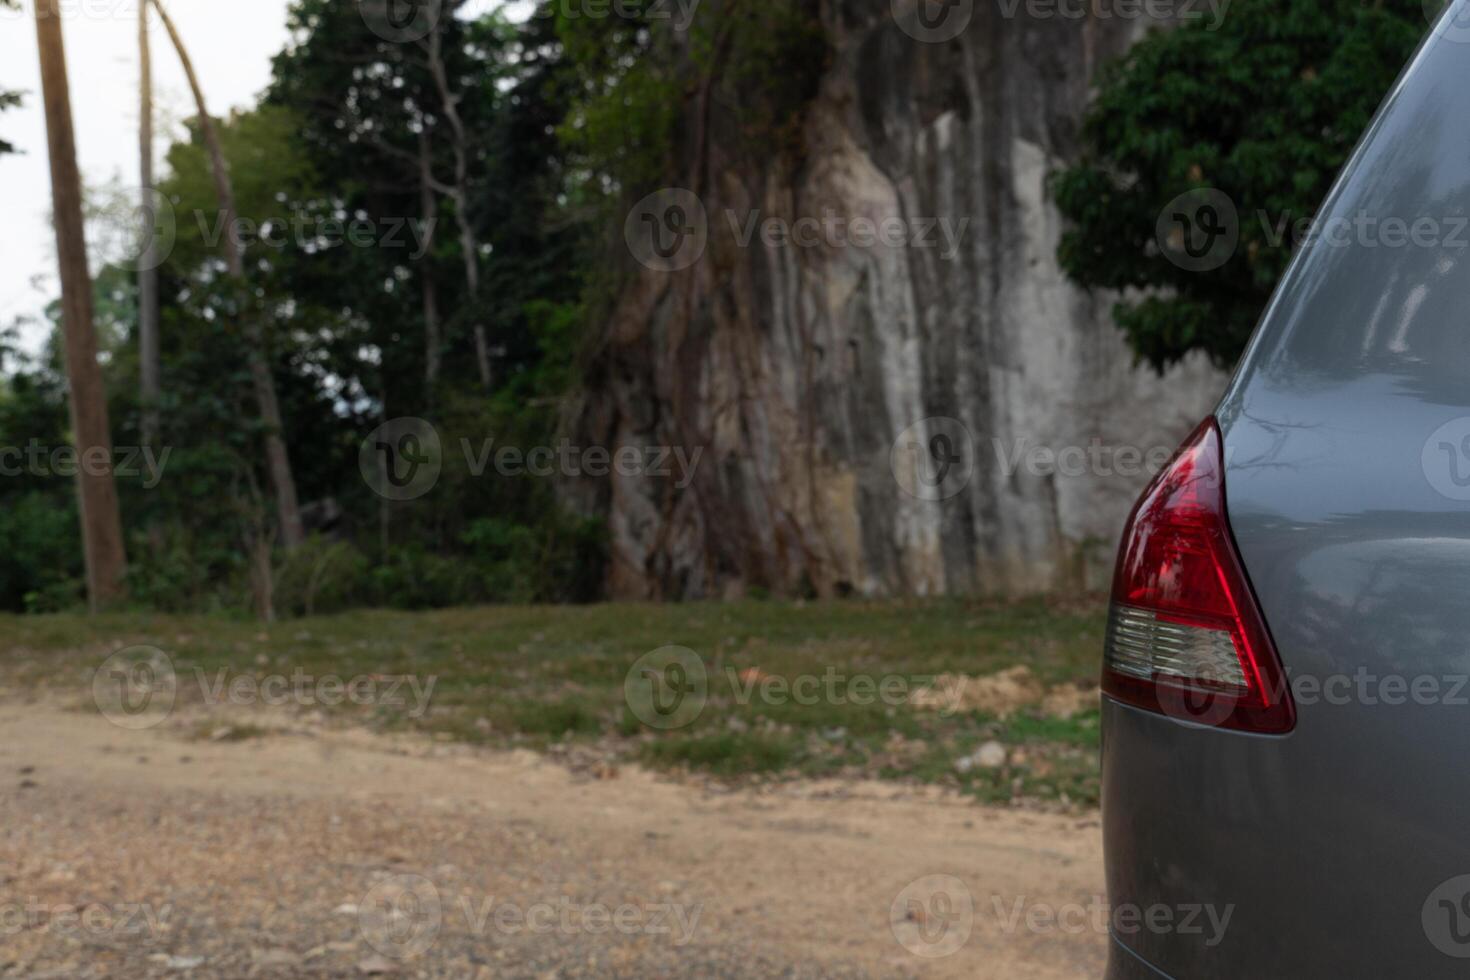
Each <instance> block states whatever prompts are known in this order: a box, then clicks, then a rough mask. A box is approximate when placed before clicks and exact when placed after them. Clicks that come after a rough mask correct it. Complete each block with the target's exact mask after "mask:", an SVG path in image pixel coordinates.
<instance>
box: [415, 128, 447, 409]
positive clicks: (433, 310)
mask: <svg viewBox="0 0 1470 980" xmlns="http://www.w3.org/2000/svg"><path fill="white" fill-rule="evenodd" d="M438 211H439V206H438V202H437V201H436V200H435V198H434V174H433V167H432V160H431V157H430V155H429V134H428V132H427V131H426V130H423V129H420V130H419V213H420V215H421V216H422V218H423V220H424V227H425V228H427V229H428V231H427V234H428V236H429V238H428V241H426V242H425V243H424V255H423V257H422V258H421V259H419V284H420V286H421V288H422V289H423V294H424V387H425V390H426V395H427V401H428V404H430V405H432V404H433V401H434V389H435V387H436V386H437V385H438V383H439V365H440V358H441V356H442V353H443V344H444V340H443V337H442V336H441V333H440V328H439V292H438V290H437V288H436V287H435V285H434V267H433V251H434V226H435V224H437V222H436V221H435V218H436V216H437V214H438Z"/></svg>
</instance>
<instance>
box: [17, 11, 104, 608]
mask: <svg viewBox="0 0 1470 980" xmlns="http://www.w3.org/2000/svg"><path fill="white" fill-rule="evenodd" d="M36 41H37V44H38V46H39V47H40V51H41V88H42V90H43V92H44V96H45V103H46V139H47V145H48V147H49V149H50V154H51V201H52V207H53V209H54V211H55V215H54V218H53V221H54V223H55V225H56V257H57V262H58V264H59V266H60V272H61V327H62V334H63V336H64V337H65V345H66V377H67V382H68V385H69V387H70V398H69V399H68V402H69V404H70V408H71V425H72V438H73V440H74V441H75V443H76V449H77V452H78V453H79V455H80V460H79V462H80V464H81V465H79V466H78V467H77V499H78V502H79V506H80V510H81V519H82V549H83V555H84V558H85V561H86V567H87V600H88V604H89V605H90V607H91V609H92V611H93V612H97V611H98V610H99V609H100V608H102V607H103V606H105V605H106V604H107V603H109V602H110V601H112V600H115V599H117V598H118V597H119V596H121V595H122V591H123V576H124V575H125V573H126V571H127V555H126V553H125V551H124V548H123V535H122V519H121V517H120V515H119V513H118V505H117V486H116V485H115V484H114V483H113V480H112V435H111V429H110V427H109V424H108V418H107V399H106V395H105V392H104V390H103V387H102V371H101V369H100V368H99V367H98V366H97V335H96V332H95V325H94V323H93V319H92V313H93V310H92V277H91V274H90V273H89V272H88V269H87V242H86V237H85V230H84V228H83V224H82V178H81V173H80V172H79V171H78V169H77V148H76V135H75V133H74V132H73V130H72V119H71V93H70V89H69V84H68V81H67V75H66V51H65V47H64V45H63V42H62V35H61V11H60V0H37V2H36Z"/></svg>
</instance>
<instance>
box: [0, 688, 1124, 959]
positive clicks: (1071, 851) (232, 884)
mask: <svg viewBox="0 0 1470 980" xmlns="http://www.w3.org/2000/svg"><path fill="white" fill-rule="evenodd" d="M1101 891H1102V862H1101V846H1100V841H1099V831H1098V825H1097V820H1096V818H1095V817H1065V816H1058V815H1052V814H1041V813H1028V812H1021V811H1013V810H997V809H987V808H985V807H981V806H978V805H975V804H973V803H971V802H969V801H966V800H962V799H959V798H957V797H951V796H946V795H944V794H942V793H940V792H938V791H935V790H929V789H923V788H909V787H898V786H894V785H888V784H879V783H854V782H806V783H787V784H781V785H776V786H768V787H761V788H754V789H736V790H730V789H726V788H723V787H721V786H719V785H717V784H713V783H711V784H691V783H688V782H679V781H675V780H670V779H667V778H660V777H655V776H653V775H651V774H649V773H646V772H643V771H640V770H637V769H627V768H624V769H622V770H612V769H603V770H596V771H590V772H578V771H575V770H574V769H570V768H568V767H567V766H564V765H561V764H559V763H557V762H555V761H552V760H549V759H547V758H546V757H543V756H539V755H535V754H532V753H529V752H490V751H486V750H481V749H473V748H469V747H465V746H459V745H450V744H442V743H434V742H428V741H424V740H420V739H410V738H399V737H391V736H385V735H378V734H372V733H368V732H365V731H361V730H335V729H329V728H325V727H323V728H320V729H318V730H312V731H304V730H298V731H285V732H281V733H276V734H270V735H266V736H264V737H259V738H250V739H246V740H243V741H226V740H220V741H211V740H209V739H208V738H204V739H199V738H185V737H184V733H183V731H182V730H180V729H178V728H169V727H165V728H159V729H153V730H148V731H126V730H123V729H120V728H117V727H115V726H113V725H112V724H110V723H109V722H108V721H106V720H105V719H104V718H102V717H99V716H98V715H97V714H95V713H92V712H86V711H81V710H76V709H74V708H70V707H68V706H66V705H60V704H51V703H30V704H21V703H14V702H7V703H0V976H4V977H32V978H40V977H58V978H60V977H66V978H73V977H182V978H214V977H221V978H224V977H228V978H236V977H257V976H259V977H364V976H389V977H455V978H464V977H471V978H485V977H517V978H519V977H526V978H573V977H629V978H634V977H636V978H652V977H675V976H691V977H712V978H719V977H762V978H764V977H793V978H795V977H869V976H873V977H909V976H912V977H1005V978H1008V980H1011V978H1053V977H1057V978H1060V977H1065V978H1075V977H1088V976H1094V977H1095V976H1098V975H1100V973H1101V971H1102V966H1103V960H1104V954H1105V948H1106V942H1105V936H1104V935H1103V934H1102V933H1101V932H1100V931H1098V930H1097V929H1096V928H1092V927H1084V928H1078V927H1077V923H1078V922H1079V921H1080V919H1079V917H1078V916H1076V915H1073V916H1062V917H1060V918H1058V917H1057V916H1056V913H1057V911H1058V910H1075V909H1076V908H1077V907H1079V906H1080V907H1083V908H1086V909H1092V910H1095V909H1096V908H1097V907H1098V903H1099V902H1100V901H1101V899H1100V897H1099V895H1100V892H1101Z"/></svg>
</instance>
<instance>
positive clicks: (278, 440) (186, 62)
mask: <svg viewBox="0 0 1470 980" xmlns="http://www.w3.org/2000/svg"><path fill="white" fill-rule="evenodd" d="M152 2H153V6H154V9H156V10H157V11H158V17H159V19H160V20H162V21H163V26H164V29H165V30H167V31H168V36H169V39H170V40H171V41H173V45H174V49H175V50H176V51H177V52H178V55H179V61H180V63H182V65H183V67H184V75H185V77H187V78H188V80H189V88H190V89H191V90H192V91H193V93H194V101H195V104H196V105H197V107H198V109H199V132H200V135H201V136H202V137H203V139H204V145H205V148H206V149H207V150H208V151H209V158H210V161H211V169H212V172H213V175H214V184H215V193H216V196H217V198H218V202H219V217H220V224H221V226H222V227H223V228H224V229H225V233H224V235H223V236H221V241H222V242H223V244H224V251H225V263H226V265H227V266H228V267H229V273H230V278H231V279H233V280H234V281H235V283H236V284H237V285H238V287H239V293H240V302H241V305H242V308H241V310H240V315H241V318H242V323H243V325H244V328H245V335H246V339H247V341H248V345H247V350H246V356H247V358H248V363H249V367H250V378H251V381H252V383H253V384H254V387H255V399H256V404H257V407H258V409H259V411H260V419H261V423H262V425H263V426H264V428H265V433H264V437H265V455H266V472H267V473H269V474H270V479H271V488H272V489H273V490H274V492H275V498H276V515H277V519H278V520H279V522H280V536H281V544H282V545H284V546H285V548H286V549H287V550H288V551H289V550H291V549H293V548H296V547H298V546H300V544H301V543H302V542H303V541H304V540H305V539H306V530H305V526H304V525H303V524H302V521H301V506H300V503H299V502H298V500H297V496H296V477H295V474H294V473H293V472H292V470H291V456H290V453H289V452H288V451H287V448H286V439H285V434H284V428H285V427H284V425H283V424H282V421H281V406H280V401H279V400H278V398H277V395H276V383H275V379H274V377H272V374H271V369H270V361H269V359H268V357H267V354H266V350H265V334H264V331H263V330H261V329H260V326H259V324H258V323H257V322H256V320H255V318H254V317H253V316H252V315H251V311H250V310H248V309H245V308H244V306H245V305H246V304H247V302H248V300H247V297H246V295H245V291H246V290H245V287H246V279H245V249H244V247H243V246H242V245H241V243H240V240H239V238H238V237H237V236H236V234H235V228H236V218H237V211H236V209H235V190H234V185H233V184H232V182H231V180H230V171H229V167H228V166H226V164H225V155H224V151H223V149H221V147H220V143H219V136H218V134H217V133H216V132H215V127H214V120H213V119H212V118H211V117H210V115H209V109H208V107H207V106H206V104H205V101H204V89H203V88H202V87H201V86H200V84H199V76H198V75H197V74H196V73H195V71H194V64H193V62H192V61H191V60H190V58H189V53H188V50H187V49H186V48H185V47H184V42H183V38H181V37H180V36H179V32H178V29H177V28H176V27H175V26H174V22H173V19H172V18H170V17H169V15H168V11H167V10H165V9H164V7H163V4H162V3H160V2H159V0H152Z"/></svg>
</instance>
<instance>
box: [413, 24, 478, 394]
mask: <svg viewBox="0 0 1470 980" xmlns="http://www.w3.org/2000/svg"><path fill="white" fill-rule="evenodd" d="M452 19H453V18H452V17H441V18H440V19H439V24H438V25H436V26H435V28H434V30H433V31H432V32H430V34H429V45H428V53H429V73H430V74H431V75H433V77H434V85H435V87H436V88H437V89H438V90H439V101H440V102H441V103H443V106H444V118H445V119H448V120H449V128H450V129H451V130H453V147H454V188H453V192H452V193H451V194H450V199H451V200H453V201H454V220H455V221H456V222H457V223H458V224H459V250H460V253H461V254H462V255H463V257H464V279H465V286H466V287H467V288H468V290H469V304H470V309H471V310H472V311H473V314H474V318H475V322H474V332H475V361H476V363H477V364H478V365H479V368H480V383H481V384H482V385H484V387H485V389H486V390H487V391H488V390H489V389H490V387H491V386H492V384H493V382H494V374H493V372H492V370H491V367H490V342H489V339H488V338H487V336H486V334H485V323H484V321H483V320H481V319H480V316H479V299H480V243H479V240H478V239H477V238H476V237H475V228H474V225H472V224H471V223H470V208H469V181H470V158H469V136H468V134H467V133H466V132H465V127H464V120H463V119H461V118H460V115H459V96H458V95H456V94H455V93H454V92H453V90H451V89H450V87H449V71H448V69H447V68H446V67H445V65H444V38H443V36H442V35H441V34H440V26H441V25H444V24H447V23H449V21H450V20H452Z"/></svg>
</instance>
